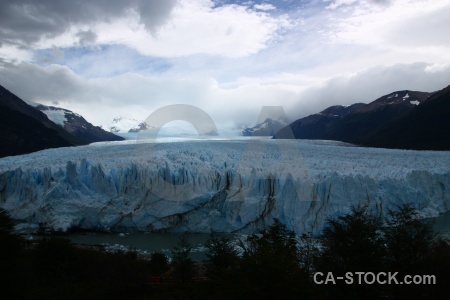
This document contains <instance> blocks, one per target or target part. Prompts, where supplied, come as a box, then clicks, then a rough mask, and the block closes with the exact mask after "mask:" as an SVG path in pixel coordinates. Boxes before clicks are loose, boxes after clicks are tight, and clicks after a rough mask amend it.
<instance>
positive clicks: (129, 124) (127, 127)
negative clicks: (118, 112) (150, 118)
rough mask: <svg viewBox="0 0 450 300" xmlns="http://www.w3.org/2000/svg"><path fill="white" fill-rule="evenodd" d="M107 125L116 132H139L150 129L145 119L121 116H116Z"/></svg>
mask: <svg viewBox="0 0 450 300" xmlns="http://www.w3.org/2000/svg"><path fill="white" fill-rule="evenodd" d="M106 127H107V128H108V130H109V131H111V132H114V133H127V132H130V133H138V132H141V131H143V130H147V129H149V126H148V125H147V123H145V121H139V120H135V119H129V118H124V117H121V116H119V117H116V118H114V119H113V121H112V122H111V124H110V125H108V126H106Z"/></svg>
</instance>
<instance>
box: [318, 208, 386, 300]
mask: <svg viewBox="0 0 450 300" xmlns="http://www.w3.org/2000/svg"><path fill="white" fill-rule="evenodd" d="M382 237H383V236H382V232H381V221H380V219H379V218H377V217H374V216H373V215H371V214H370V213H369V212H368V211H367V207H366V206H364V207H358V208H355V207H352V208H351V212H350V213H349V214H346V215H343V216H339V217H338V218H337V219H334V220H333V219H330V220H329V221H328V225H327V227H326V228H325V229H324V231H323V233H322V235H321V237H320V242H321V247H322V248H321V252H320V254H319V256H318V260H317V265H316V270H317V271H320V272H322V273H324V274H327V273H328V272H332V273H333V276H334V278H336V277H338V276H339V277H341V276H342V277H344V276H345V274H346V272H353V274H355V273H354V272H374V273H376V272H379V271H383V270H384V267H383V265H384V264H383V263H384V256H385V251H384V243H383V239H382ZM323 290H324V291H326V292H328V296H332V297H333V298H341V299H378V298H379V297H381V293H382V289H380V287H379V286H376V287H374V286H373V285H372V286H370V285H366V284H362V285H358V283H357V276H356V275H355V276H354V283H353V284H352V285H346V283H345V282H344V281H343V280H337V281H336V285H334V284H329V285H324V286H323Z"/></svg>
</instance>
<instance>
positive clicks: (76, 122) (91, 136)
mask: <svg viewBox="0 0 450 300" xmlns="http://www.w3.org/2000/svg"><path fill="white" fill-rule="evenodd" d="M27 103H29V104H30V105H33V106H34V107H35V108H36V109H38V110H40V111H42V112H43V113H44V114H46V115H47V117H48V118H49V119H50V120H51V121H53V122H54V123H55V124H57V125H59V126H61V127H63V128H64V129H65V130H66V131H67V132H69V133H70V134H72V135H73V136H75V137H76V138H78V139H79V141H80V144H89V143H94V142H104V141H122V140H123V138H122V137H119V136H117V135H115V134H112V133H110V132H107V131H105V130H103V129H102V128H100V127H98V126H94V125H92V124H91V123H89V122H88V121H86V120H85V119H84V118H83V117H82V116H81V115H79V114H77V113H74V112H73V111H71V110H68V109H65V108H60V107H55V106H47V105H42V104H38V103H34V102H31V101H28V102H27Z"/></svg>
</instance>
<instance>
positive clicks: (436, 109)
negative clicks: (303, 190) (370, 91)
mask: <svg viewBox="0 0 450 300" xmlns="http://www.w3.org/2000/svg"><path fill="white" fill-rule="evenodd" d="M443 93H444V92H443ZM438 94H439V92H436V93H426V92H418V91H408V90H403V91H397V92H394V93H390V94H388V95H385V96H382V97H380V98H378V99H376V100H375V101H372V102H370V103H368V104H363V103H357V104H353V105H351V106H348V107H344V106H332V107H329V108H327V109H325V110H324V111H322V112H320V113H318V114H315V115H310V116H308V117H305V118H302V119H299V120H296V121H294V122H293V123H291V124H289V125H288V126H286V127H284V128H282V129H281V130H280V131H278V132H277V133H276V134H275V136H274V138H277V139H283V138H292V137H293V138H297V139H323V140H337V141H342V142H347V143H353V144H358V145H363V146H377V147H386V148H408V149H436V150H437V149H442V147H443V146H442V145H444V144H445V143H442V142H440V140H446V138H445V137H446V136H448V134H447V135H445V134H443V135H440V133H441V132H442V131H443V128H446V127H445V125H443V124H440V125H437V124H436V123H437V121H436V122H433V121H432V120H429V121H428V123H427V124H425V122H424V121H420V122H422V123H421V124H422V129H421V130H416V132H411V128H416V127H417V125H414V124H415V123H417V122H418V121H419V119H417V120H414V118H413V117H408V118H406V116H408V115H410V114H411V115H412V116H416V114H417V113H418V112H421V111H425V109H426V110H427V112H426V113H425V112H424V113H418V115H417V116H416V118H419V117H420V118H425V116H424V115H427V116H432V115H435V114H439V115H445V116H447V119H448V118H450V114H448V113H447V112H446V109H445V103H446V102H445V101H441V102H442V104H441V105H430V104H428V103H432V102H434V101H435V98H436V97H437V96H436V95H438ZM441 94H442V93H441ZM441 94H439V95H441ZM444 94H445V93H444ZM445 95H446V94H445ZM442 97H445V96H442ZM437 98H439V97H437ZM438 102H439V101H438ZM425 103H427V105H425ZM431 111H433V112H431ZM442 118H444V119H445V117H442ZM420 120H422V119H420ZM390 124H396V125H390ZM400 124H402V126H400ZM433 124H436V125H433ZM393 126H394V127H396V128H395V130H393ZM437 126H441V127H440V128H436V127H437ZM441 128H442V129H441ZM389 130H393V131H392V132H390V131H389ZM400 130H403V131H404V132H400ZM427 130H432V131H433V134H430V133H425V131H427ZM394 132H397V136H398V137H400V136H403V137H405V136H406V135H408V136H410V138H409V142H408V143H405V144H402V143H400V142H399V141H400V139H397V140H396V139H395V138H394V137H392V138H390V139H387V137H388V136H387V135H386V136H383V134H387V133H389V134H390V135H392V136H393V134H394ZM447 132H448V131H447ZM420 134H421V135H423V136H421V135H420ZM425 136H426V137H427V138H424V137H425ZM432 136H433V139H434V141H435V142H431V140H430V139H431V137H432ZM425 140H430V141H429V142H428V143H427V145H425V144H424V146H423V147H421V146H420V145H419V144H420V143H421V141H425ZM396 141H397V142H396ZM434 144H435V146H436V147H438V146H437V145H438V144H439V145H441V146H439V147H438V148H435V146H433V145H434ZM447 149H450V148H447Z"/></svg>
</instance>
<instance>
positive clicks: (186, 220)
mask: <svg viewBox="0 0 450 300" xmlns="http://www.w3.org/2000/svg"><path fill="white" fill-rule="evenodd" d="M449 166H450V152H448V151H409V150H388V149H377V148H363V147H352V146H348V145H347V146H346V145H345V144H342V143H340V144H338V143H333V142H327V141H307V140H268V139H251V138H250V139H246V140H244V139H241V140H220V139H217V140H175V141H174V142H164V143H161V142H159V143H155V142H153V143H151V142H150V143H136V142H134V143H132V142H131V141H125V142H110V143H96V144H91V145H88V146H81V147H68V148H59V149H48V150H44V151H39V152H35V153H32V154H27V155H22V156H13V157H6V158H2V159H0V207H2V208H4V209H6V210H8V211H9V212H10V213H11V215H12V217H13V218H15V219H16V220H18V221H20V222H23V223H30V224H39V223H42V224H45V225H46V226H49V227H50V228H52V229H55V230H68V229H70V228H84V229H92V230H113V231H135V230H136V231H152V232H153V231H162V232H164V231H169V232H179V231H191V232H209V231H210V230H211V229H213V230H215V231H221V232H252V231H254V230H255V229H257V228H261V227H262V226H265V225H267V224H271V222H272V220H273V218H278V219H280V220H281V221H282V222H283V223H285V224H286V225H287V226H288V228H289V229H293V230H295V231H296V232H297V233H301V232H304V231H306V230H308V231H317V230H320V229H321V228H323V226H324V224H325V221H326V220H327V218H328V217H335V216H337V215H340V214H342V213H346V212H348V211H349V209H350V207H351V206H356V205H358V204H360V205H365V204H367V205H368V206H369V208H370V209H371V210H372V211H373V212H374V213H380V214H381V215H383V216H384V215H386V211H387V209H395V208H396V207H397V206H398V205H401V204H402V203H412V204H413V205H414V207H415V208H416V209H417V210H418V212H419V213H420V215H421V216H423V217H431V216H437V215H438V214H439V213H442V212H445V211H447V210H449V209H450V208H449V207H450V192H449V191H450V167H449Z"/></svg>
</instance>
